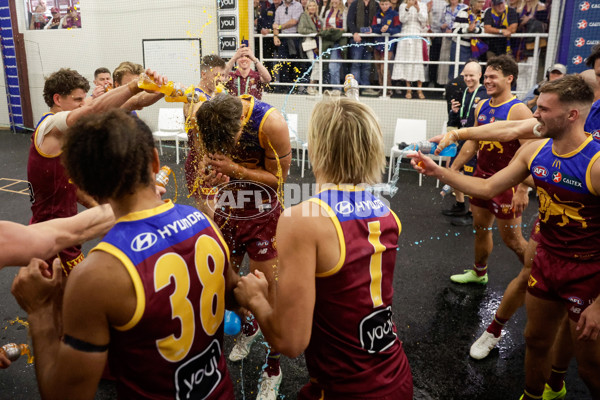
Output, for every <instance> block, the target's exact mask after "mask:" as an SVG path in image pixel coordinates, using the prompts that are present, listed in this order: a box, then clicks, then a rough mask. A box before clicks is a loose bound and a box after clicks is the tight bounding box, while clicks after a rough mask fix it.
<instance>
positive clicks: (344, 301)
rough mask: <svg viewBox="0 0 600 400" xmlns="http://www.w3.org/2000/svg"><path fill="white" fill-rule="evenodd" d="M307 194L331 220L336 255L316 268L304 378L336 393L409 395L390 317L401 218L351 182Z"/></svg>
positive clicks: (403, 361) (405, 363)
mask: <svg viewBox="0 0 600 400" xmlns="http://www.w3.org/2000/svg"><path fill="white" fill-rule="evenodd" d="M309 201H312V202H315V203H317V204H319V205H320V206H321V207H322V208H323V209H324V210H325V212H326V213H327V214H328V215H329V217H330V218H331V220H332V222H333V223H334V225H335V227H336V230H337V234H338V239H339V243H340V253H341V255H340V260H339V261H338V264H337V265H336V266H335V267H334V268H333V269H332V270H331V271H329V272H327V273H324V274H317V276H316V302H315V310H314V316H313V326H312V333H311V338H310V343H309V345H308V348H307V349H306V352H305V356H306V365H307V367H308V372H309V374H310V377H311V381H312V382H313V383H316V384H317V385H318V386H319V387H321V388H322V389H323V390H324V396H325V398H328V393H329V394H330V395H331V396H335V397H338V398H344V397H347V398H351V397H353V396H355V397H360V398H373V399H378V398H384V397H385V396H389V395H391V394H393V395H394V397H393V398H396V399H412V390H413V389H412V374H411V371H410V367H409V365H408V360H407V358H406V355H405V354H404V350H403V348H402V343H401V342H400V340H399V339H398V337H397V335H396V326H395V325H394V322H393V320H392V297H393V288H392V284H393V277H394V267H395V263H396V255H397V248H398V236H399V234H400V230H401V225H400V221H399V220H398V217H397V216H396V215H395V214H394V212H393V211H391V210H390V209H389V208H388V207H387V206H386V205H385V204H384V203H383V202H382V201H381V200H380V199H378V198H376V197H374V196H373V195H371V194H370V193H366V192H365V191H363V190H359V189H358V188H355V187H353V186H344V187H336V188H334V189H329V190H324V191H322V192H320V193H319V194H317V195H316V196H315V197H313V198H311V199H310V200H309Z"/></svg>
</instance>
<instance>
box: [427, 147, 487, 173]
mask: <svg viewBox="0 0 600 400" xmlns="http://www.w3.org/2000/svg"><path fill="white" fill-rule="evenodd" d="M478 149H479V142H478V141H477V140H469V141H467V142H465V144H464V145H463V147H462V148H461V149H460V153H458V155H457V156H456V158H455V159H454V162H453V163H452V169H453V170H454V171H460V170H461V169H462V167H463V166H464V165H465V164H466V163H468V162H469V161H470V160H471V159H472V158H473V157H475V155H477V150H478ZM436 150H437V149H436Z"/></svg>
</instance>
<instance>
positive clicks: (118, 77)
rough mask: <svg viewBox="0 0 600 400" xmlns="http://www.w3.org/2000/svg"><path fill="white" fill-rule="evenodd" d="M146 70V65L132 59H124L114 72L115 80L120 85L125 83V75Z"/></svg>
mask: <svg viewBox="0 0 600 400" xmlns="http://www.w3.org/2000/svg"><path fill="white" fill-rule="evenodd" d="M142 72H144V67H143V66H142V65H140V64H136V63H132V62H131V61H123V62H122V63H121V64H119V66H118V67H117V68H115V70H114V72H113V81H114V83H117V84H118V85H121V84H122V83H123V77H124V76H125V75H126V74H131V75H140V74H141V73H142Z"/></svg>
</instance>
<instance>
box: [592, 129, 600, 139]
mask: <svg viewBox="0 0 600 400" xmlns="http://www.w3.org/2000/svg"><path fill="white" fill-rule="evenodd" d="M592 136H593V137H594V138H595V139H600V130H598V129H596V130H595V131H594V132H592Z"/></svg>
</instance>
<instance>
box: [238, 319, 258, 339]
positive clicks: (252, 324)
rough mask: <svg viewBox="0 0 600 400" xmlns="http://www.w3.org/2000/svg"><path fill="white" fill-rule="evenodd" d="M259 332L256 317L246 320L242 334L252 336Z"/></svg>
mask: <svg viewBox="0 0 600 400" xmlns="http://www.w3.org/2000/svg"><path fill="white" fill-rule="evenodd" d="M257 330H258V322H256V318H254V316H252V317H249V318H244V319H243V322H242V332H243V333H244V335H246V336H252V335H254V334H255V333H256V331H257Z"/></svg>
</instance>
